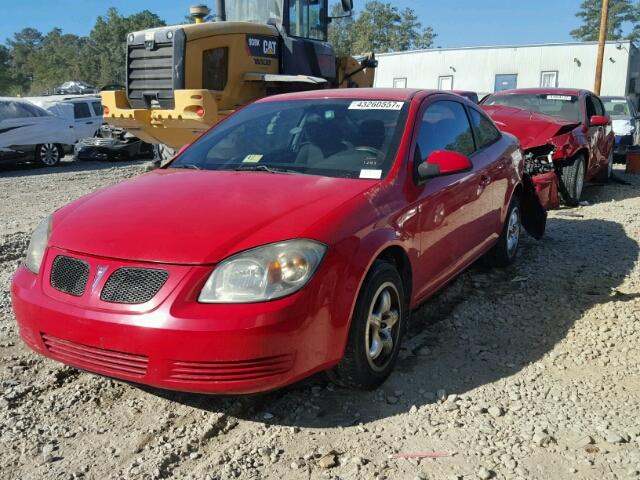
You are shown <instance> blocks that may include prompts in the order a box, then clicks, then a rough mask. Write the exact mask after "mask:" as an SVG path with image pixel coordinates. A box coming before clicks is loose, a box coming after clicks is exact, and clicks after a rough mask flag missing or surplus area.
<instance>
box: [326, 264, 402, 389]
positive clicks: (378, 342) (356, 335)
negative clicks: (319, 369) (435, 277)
mask: <svg viewBox="0 0 640 480" xmlns="http://www.w3.org/2000/svg"><path fill="white" fill-rule="evenodd" d="M407 314H408V308H407V302H406V300H405V292H404V288H403V285H402V279H401V278H400V274H399V273H398V270H397V269H396V268H395V267H394V266H393V265H392V264H390V263H387V262H385V261H382V260H376V262H375V263H374V264H373V266H372V267H371V270H370V271H369V273H368V274H367V278H366V279H365V281H364V284H363V285H362V289H361V291H360V294H359V295H358V300H357V303H356V308H355V310H354V313H353V318H352V319H351V328H350V329H349V338H348V340H347V348H346V350H345V353H344V357H343V358H342V360H341V361H340V363H339V364H338V365H337V366H336V367H334V368H333V369H332V370H330V371H329V372H327V374H328V376H329V379H330V380H331V381H332V382H334V383H337V384H338V385H342V386H345V387H350V388H355V389H359V390H373V389H375V388H377V387H379V386H380V385H381V384H382V383H383V382H384V381H385V380H386V379H387V377H389V375H390V374H391V372H392V371H393V368H394V366H395V364H396V361H397V358H398V352H399V351H400V343H401V341H402V337H403V334H404V330H405V326H406V324H407V322H406V316H407Z"/></svg>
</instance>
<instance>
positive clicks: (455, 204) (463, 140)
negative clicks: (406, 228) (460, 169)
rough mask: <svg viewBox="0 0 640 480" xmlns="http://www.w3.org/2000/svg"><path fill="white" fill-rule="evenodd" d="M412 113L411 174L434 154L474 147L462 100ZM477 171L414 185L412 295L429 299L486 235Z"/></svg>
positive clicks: (443, 100)
mask: <svg viewBox="0 0 640 480" xmlns="http://www.w3.org/2000/svg"><path fill="white" fill-rule="evenodd" d="M427 102H428V103H426V104H425V105H423V106H422V108H421V111H420V113H419V114H418V117H417V118H418V120H417V125H416V129H415V137H414V144H413V147H412V152H413V153H412V155H413V157H412V158H413V166H414V171H415V169H417V166H418V165H419V164H420V163H422V162H423V161H424V159H426V158H428V157H429V155H430V154H431V153H433V152H434V151H436V150H450V151H455V152H458V153H462V154H463V155H467V156H472V155H473V153H474V152H475V144H474V139H473V134H472V130H471V125H470V123H469V119H468V116H467V113H466V111H465V108H464V106H463V104H462V102H457V101H454V100H451V97H450V96H444V95H442V96H440V95H436V96H433V97H430V99H429V100H427ZM480 182H481V173H480V171H479V170H478V169H476V168H475V167H474V168H473V170H472V171H469V172H464V173H457V174H453V175H448V176H441V177H436V178H432V179H430V180H428V181H426V182H425V183H424V184H422V185H420V186H419V188H420V191H419V195H418V200H417V207H418V218H419V227H418V236H419V242H418V244H419V250H420V251H419V257H418V271H417V273H416V277H417V280H418V281H417V284H416V286H417V292H416V293H417V296H418V297H424V296H426V295H429V294H430V293H431V292H433V291H434V290H435V289H437V288H438V287H439V286H441V285H442V284H443V283H445V282H446V281H447V280H448V279H449V278H450V277H451V276H452V275H453V274H454V273H456V272H457V271H459V270H460V268H462V266H463V265H466V263H468V260H469V258H470V256H471V255H472V252H475V251H477V250H478V248H479V245H480V244H482V243H483V241H484V237H485V236H486V228H485V226H484V225H483V224H482V223H481V222H479V221H478V218H479V217H480V216H482V207H481V206H480V203H481V202H480V201H479V197H480V196H482V189H481V188H479V186H480Z"/></svg>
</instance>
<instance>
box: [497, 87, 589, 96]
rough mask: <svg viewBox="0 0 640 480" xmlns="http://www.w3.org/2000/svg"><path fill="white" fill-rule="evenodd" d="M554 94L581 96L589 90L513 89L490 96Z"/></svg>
mask: <svg viewBox="0 0 640 480" xmlns="http://www.w3.org/2000/svg"><path fill="white" fill-rule="evenodd" d="M518 93H521V94H525V95H527V94H529V95H532V94H533V95H535V94H550V95H553V94H556V95H574V96H580V95H582V94H586V93H591V92H590V91H589V90H582V89H579V88H514V89H512V90H503V91H501V92H495V93H492V94H491V95H495V96H499V95H513V94H518Z"/></svg>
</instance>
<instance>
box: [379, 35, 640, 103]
mask: <svg viewBox="0 0 640 480" xmlns="http://www.w3.org/2000/svg"><path fill="white" fill-rule="evenodd" d="M597 52H598V44H597V42H585V43H553V44H546V45H520V46H499V47H469V48H437V49H429V50H415V51H409V52H398V53H387V54H380V55H378V60H379V66H378V69H377V71H376V79H375V86H376V87H396V88H403V87H407V88H430V89H431V88H433V89H440V90H471V91H474V92H477V93H478V94H479V95H480V97H482V96H484V95H485V94H488V93H492V92H495V91H498V90H506V89H510V88H532V87H541V86H542V87H568V88H584V89H587V90H593V88H594V81H595V71H596V59H597ZM639 76H640V51H639V50H638V49H637V48H636V47H635V46H634V45H633V44H632V43H631V42H629V41H621V42H607V45H606V48H605V55H604V67H603V79H602V92H601V94H602V95H603V96H604V95H629V96H632V97H634V98H635V99H636V100H637V99H638V97H637V94H638V93H640V85H637V83H638V82H639V80H638V77H639Z"/></svg>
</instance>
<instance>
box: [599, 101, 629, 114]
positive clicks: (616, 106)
mask: <svg viewBox="0 0 640 480" xmlns="http://www.w3.org/2000/svg"><path fill="white" fill-rule="evenodd" d="M602 103H604V109H605V111H606V112H607V115H611V116H612V117H617V116H619V117H630V116H631V108H630V106H629V102H628V101H627V99H626V98H603V99H602Z"/></svg>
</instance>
